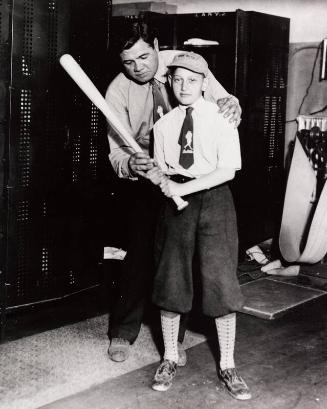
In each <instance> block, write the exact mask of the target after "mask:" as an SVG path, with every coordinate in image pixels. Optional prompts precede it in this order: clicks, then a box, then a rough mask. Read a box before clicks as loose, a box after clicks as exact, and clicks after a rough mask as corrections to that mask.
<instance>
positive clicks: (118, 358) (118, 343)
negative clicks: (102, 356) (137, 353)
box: [108, 338, 130, 362]
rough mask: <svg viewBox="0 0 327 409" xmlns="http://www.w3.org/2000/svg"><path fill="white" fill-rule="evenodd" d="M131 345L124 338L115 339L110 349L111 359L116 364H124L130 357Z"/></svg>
mask: <svg viewBox="0 0 327 409" xmlns="http://www.w3.org/2000/svg"><path fill="white" fill-rule="evenodd" d="M129 349H130V343H129V341H128V340H127V339H124V338H113V339H112V340H111V342H110V346H109V349H108V355H109V358H110V359H111V360H112V361H115V362H124V361H126V359H127V358H128V356H129Z"/></svg>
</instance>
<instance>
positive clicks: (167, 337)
mask: <svg viewBox="0 0 327 409" xmlns="http://www.w3.org/2000/svg"><path fill="white" fill-rule="evenodd" d="M179 320H180V315H179V314H176V316H174V317H171V316H169V315H167V313H165V312H163V311H161V328H162V335H163V340H164V346H165V354H164V359H169V360H171V361H175V362H178V348H177V338H178V330H179Z"/></svg>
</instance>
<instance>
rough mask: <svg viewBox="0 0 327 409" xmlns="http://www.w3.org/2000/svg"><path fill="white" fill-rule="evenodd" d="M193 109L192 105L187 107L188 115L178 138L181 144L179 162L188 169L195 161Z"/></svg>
mask: <svg viewBox="0 0 327 409" xmlns="http://www.w3.org/2000/svg"><path fill="white" fill-rule="evenodd" d="M192 111H193V108H192V107H188V108H186V115H185V119H184V122H183V126H182V130H181V133H180V136H179V140H178V143H179V144H180V145H181V153H180V156H179V164H180V165H181V166H183V168H185V169H188V168H189V167H190V166H192V165H193V163H194V155H193V118H192Z"/></svg>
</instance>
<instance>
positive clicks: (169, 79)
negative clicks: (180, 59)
mask: <svg viewBox="0 0 327 409" xmlns="http://www.w3.org/2000/svg"><path fill="white" fill-rule="evenodd" d="M172 79H173V77H172V75H171V74H168V82H169V86H170V87H171V82H172Z"/></svg>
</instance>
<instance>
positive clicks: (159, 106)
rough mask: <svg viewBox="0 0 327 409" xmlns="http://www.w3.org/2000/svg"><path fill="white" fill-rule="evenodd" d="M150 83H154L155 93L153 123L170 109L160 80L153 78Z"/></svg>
mask: <svg viewBox="0 0 327 409" xmlns="http://www.w3.org/2000/svg"><path fill="white" fill-rule="evenodd" d="M150 83H151V85H152V94H153V123H156V122H157V121H158V119H160V118H161V117H162V116H164V115H165V114H166V113H167V112H168V109H167V105H166V103H165V100H164V98H163V95H162V92H161V89H160V85H159V82H158V81H157V80H156V79H154V78H153V79H152V80H151V81H150Z"/></svg>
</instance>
